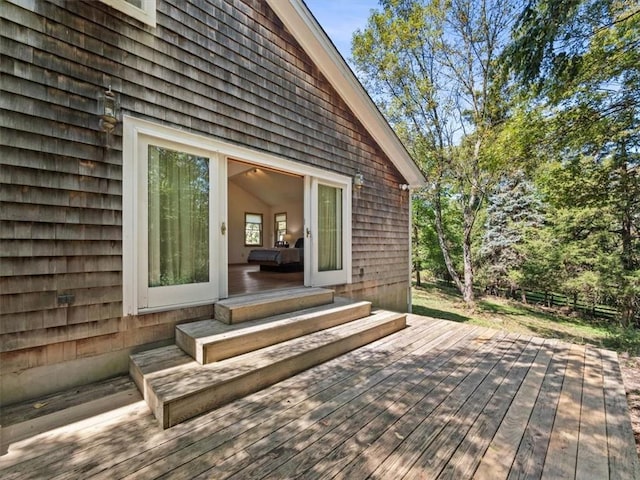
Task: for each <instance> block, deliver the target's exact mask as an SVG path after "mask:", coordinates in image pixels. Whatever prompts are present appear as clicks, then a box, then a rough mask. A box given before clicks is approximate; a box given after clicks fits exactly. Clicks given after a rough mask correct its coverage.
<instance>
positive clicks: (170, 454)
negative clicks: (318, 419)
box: [104, 336, 420, 478]
mask: <svg viewBox="0 0 640 480" xmlns="http://www.w3.org/2000/svg"><path fill="white" fill-rule="evenodd" d="M419 340H420V339H419V338H407V337H405V336H400V337H394V338H392V339H391V340H389V341H387V342H380V341H379V342H380V344H378V345H377V347H378V348H375V345H374V344H371V345H370V348H367V347H364V348H362V349H358V350H356V352H352V353H351V354H347V355H344V356H342V357H340V359H339V360H334V361H331V362H327V363H326V364H324V365H325V366H327V365H328V367H325V368H324V369H323V371H324V372H325V375H326V374H329V373H330V372H331V371H332V370H331V368H330V367H333V369H336V367H338V368H342V369H344V370H345V371H346V372H348V373H349V371H350V368H353V367H354V366H356V365H358V364H359V363H360V362H365V361H368V362H367V367H368V368H366V369H365V371H364V375H371V374H373V372H375V371H376V370H379V369H382V368H384V367H385V366H387V365H389V364H392V363H393V362H394V361H395V360H396V359H397V358H398V356H400V355H402V352H403V349H404V348H410V345H411V344H413V343H414V342H416V341H419ZM376 343H377V342H376ZM340 361H341V363H340ZM316 368H318V367H316ZM313 370H315V369H312V370H311V371H313ZM336 373H337V372H336ZM360 373H361V372H358V375H353V374H351V375H345V376H344V378H340V377H335V376H333V375H330V376H327V377H326V378H322V379H320V378H318V377H317V376H314V377H312V378H310V379H309V381H307V382H303V383H302V384H301V385H299V387H298V388H299V389H298V392H297V393H298V396H295V393H296V392H295V391H292V390H291V387H290V386H289V388H287V381H285V382H281V383H279V384H277V385H280V386H281V387H282V390H281V392H280V394H281V395H274V394H273V392H272V391H271V387H270V388H269V389H267V390H263V391H262V392H263V396H261V397H260V398H261V402H260V403H262V404H264V403H265V402H268V403H267V405H266V406H264V408H263V409H262V410H260V411H256V412H255V413H253V414H252V415H243V411H242V409H240V410H234V413H233V414H228V415H226V416H225V417H224V419H223V421H222V422H220V426H221V427H223V428H221V429H220V430H216V431H214V432H211V431H210V429H208V428H200V426H199V423H200V422H198V419H193V420H191V421H189V422H186V423H185V425H187V428H189V427H188V426H189V425H191V427H190V428H191V429H192V430H191V431H190V433H189V435H188V436H185V439H184V441H180V442H179V443H178V444H176V443H175V442H167V444H166V445H165V446H164V447H163V448H146V449H144V451H142V452H140V453H139V454H138V455H135V457H133V458H130V459H127V460H126V461H123V462H121V463H120V464H118V465H117V466H115V467H114V469H112V471H111V472H110V473H111V474H115V476H117V477H122V476H126V475H134V474H135V476H137V477H139V478H144V477H145V476H146V475H149V474H151V473H153V475H155V476H158V475H161V474H164V473H166V472H170V471H172V470H174V469H175V468H178V467H180V466H181V465H182V464H185V463H187V462H189V461H192V460H193V459H196V458H198V457H200V456H201V455H204V454H205V453H207V452H213V453H215V454H216V455H217V458H219V459H220V460H222V459H224V458H225V457H224V456H223V455H221V453H220V451H219V450H216V449H218V448H225V447H227V449H228V450H230V451H233V450H234V448H239V447H238V446H237V445H238V440H237V439H236V437H238V436H240V435H243V437H242V438H244V437H247V436H252V435H253V436H258V437H259V438H261V437H262V436H263V435H264V433H261V428H265V426H266V425H276V424H277V422H278V421H280V422H286V421H287V419H290V420H289V421H291V420H293V419H295V418H297V416H299V415H300V410H301V409H303V408H304V405H305V402H306V401H307V399H309V398H315V399H323V398H325V397H326V398H332V397H333V396H334V395H335V394H336V392H339V391H342V390H344V389H345V388H348V385H350V383H353V382H357V381H358V378H361V375H360ZM302 375H303V376H304V373H303V374H302ZM294 378H295V377H294ZM254 395H259V393H258V394H254ZM252 397H253V395H252V396H249V397H246V400H250V399H251V398H252ZM316 401H320V400H316ZM234 403H235V402H234ZM234 403H232V404H231V405H233V404H234ZM207 418H208V415H205V416H204V418H203V421H205V420H206V419H207ZM218 421H219V420H218ZM194 425H196V426H195V428H194ZM178 427H181V425H178V426H176V427H174V428H173V429H175V428H178ZM173 429H171V430H173ZM171 430H170V431H171ZM259 438H258V439H259ZM104 478H113V477H109V475H106V476H105V477H104ZM132 478H135V477H133V476H132Z"/></svg>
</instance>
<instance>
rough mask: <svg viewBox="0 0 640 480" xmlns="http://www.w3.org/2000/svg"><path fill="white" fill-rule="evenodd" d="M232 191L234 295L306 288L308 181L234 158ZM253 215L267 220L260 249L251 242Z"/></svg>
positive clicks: (230, 178)
mask: <svg viewBox="0 0 640 480" xmlns="http://www.w3.org/2000/svg"><path fill="white" fill-rule="evenodd" d="M228 192H229V193H228V195H229V202H228V205H229V211H228V221H229V222H228V225H229V237H228V242H229V243H228V249H229V253H228V255H229V295H240V294H243V293H253V292H260V291H266V290H272V289H280V288H289V287H296V286H302V285H303V284H304V250H303V248H304V247H303V245H301V244H302V243H303V225H304V221H303V202H304V182H303V177H301V176H299V175H293V174H289V173H285V172H280V171H276V170H270V169H267V168H264V167H262V166H257V165H253V164H250V163H245V162H241V161H238V160H231V159H230V160H229V161H228ZM247 213H249V214H254V215H252V217H254V216H255V215H257V216H258V217H257V218H261V221H262V224H261V226H260V229H261V241H260V242H259V244H257V245H247V244H246V243H247V242H246V238H245V228H246V223H245V214H247ZM283 214H284V215H283ZM283 222H284V223H283ZM283 227H284V228H283Z"/></svg>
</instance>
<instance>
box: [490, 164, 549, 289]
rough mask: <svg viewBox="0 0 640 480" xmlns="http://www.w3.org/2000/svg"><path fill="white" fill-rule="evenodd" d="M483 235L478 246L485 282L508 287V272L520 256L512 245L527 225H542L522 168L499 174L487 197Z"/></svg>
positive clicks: (519, 261) (533, 192)
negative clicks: (509, 173) (508, 174)
mask: <svg viewBox="0 0 640 480" xmlns="http://www.w3.org/2000/svg"><path fill="white" fill-rule="evenodd" d="M487 203H488V205H487V214H486V221H485V228H484V235H483V237H482V243H481V246H480V252H479V255H480V259H481V266H482V270H483V272H484V281H485V283H486V285H487V286H496V287H501V288H506V287H509V288H511V289H513V288H515V287H517V286H519V285H518V284H517V283H515V284H514V283H513V281H512V280H513V278H512V275H511V272H512V271H513V270H517V269H519V268H520V267H521V265H522V263H523V261H524V258H523V256H522V254H521V252H520V251H519V250H518V249H517V248H516V247H517V246H518V245H519V244H522V243H523V241H524V237H525V232H526V231H527V230H528V229H533V228H543V227H544V215H543V206H542V201H541V199H540V197H539V195H538V194H537V191H536V189H535V187H534V185H533V183H532V182H531V181H529V180H528V179H527V178H526V177H525V175H524V173H523V172H518V173H517V174H515V175H512V176H508V177H505V178H503V179H502V180H501V181H500V182H499V183H498V184H497V186H496V189H495V190H494V192H493V193H492V194H491V195H490V196H489V198H488V202H487Z"/></svg>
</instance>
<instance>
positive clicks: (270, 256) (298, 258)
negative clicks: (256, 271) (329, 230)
mask: <svg viewBox="0 0 640 480" xmlns="http://www.w3.org/2000/svg"><path fill="white" fill-rule="evenodd" d="M247 262H248V263H251V264H254V265H260V270H270V271H274V270H275V271H289V272H290V271H300V270H304V240H303V239H302V238H299V239H298V241H297V242H296V244H295V246H294V247H293V248H256V249H254V250H251V251H250V252H249V256H248V257H247Z"/></svg>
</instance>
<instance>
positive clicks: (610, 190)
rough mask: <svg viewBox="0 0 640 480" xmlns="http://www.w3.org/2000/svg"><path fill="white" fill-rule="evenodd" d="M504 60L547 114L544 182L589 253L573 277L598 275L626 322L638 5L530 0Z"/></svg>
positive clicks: (634, 259) (634, 295) (632, 265)
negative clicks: (547, 165) (548, 169)
mask: <svg viewBox="0 0 640 480" xmlns="http://www.w3.org/2000/svg"><path fill="white" fill-rule="evenodd" d="M505 58H506V59H507V62H508V64H509V65H510V66H511V72H512V73H513V78H514V79H515V81H516V82H517V84H518V85H519V87H520V89H521V91H523V92H525V91H526V92H533V95H530V96H529V97H528V98H527V102H528V103H529V105H535V106H536V108H537V109H538V110H539V111H540V112H542V115H543V116H544V118H545V124H546V127H545V129H546V131H545V133H544V134H543V135H542V136H541V138H540V140H539V141H538V142H537V143H538V144H539V145H543V146H544V148H545V152H544V155H547V158H548V159H549V160H550V161H551V164H550V165H551V167H552V168H551V170H552V171H553V175H547V176H546V177H545V178H543V179H542V181H543V183H546V185H547V196H548V198H549V201H550V203H551V204H553V205H555V207H556V212H558V213H560V212H564V213H563V214H562V215H564V218H565V220H564V221H565V222H567V223H568V225H569V226H571V228H574V229H575V232H574V233H575V234H576V235H577V236H576V237H575V238H574V239H573V240H570V243H571V244H572V245H573V247H574V248H573V249H567V250H566V251H567V252H570V251H576V250H575V249H576V248H577V249H578V251H581V252H583V254H581V255H579V256H583V257H584V258H588V259H589V262H588V263H589V265H587V266H583V267H581V270H580V271H576V272H574V276H573V277H572V278H571V279H570V284H571V285H573V287H572V288H573V289H574V290H580V287H579V283H580V281H579V279H580V278H584V279H585V280H584V282H583V283H584V288H583V289H582V290H585V289H588V290H590V291H592V290H593V288H592V287H589V286H588V285H591V284H593V283H594V282H596V283H598V284H599V290H600V291H607V290H608V291H609V293H608V294H609V295H611V296H613V297H615V298H616V299H617V301H618V306H619V308H620V311H621V313H622V321H623V323H625V324H628V323H629V322H631V320H632V319H633V318H634V317H637V316H638V311H639V306H638V303H639V300H638V298H639V297H640V288H638V281H637V279H638V278H639V277H640V274H639V272H640V240H639V237H640V233H639V232H640V183H639V182H640V179H639V173H638V170H639V167H640V134H639V132H640V5H639V4H638V3H637V1H635V0H568V1H566V2H557V1H555V0H531V1H529V2H528V3H527V5H526V7H525V8H524V10H523V13H522V15H521V16H520V19H519V22H518V25H517V28H516V29H515V31H514V37H513V42H512V44H511V45H510V47H508V48H507V49H506V54H505ZM559 218H560V217H559ZM576 219H580V222H576V221H574V220H576ZM556 224H557V222H556ZM565 238H567V241H569V239H570V238H571V237H570V236H567V237H565ZM586 272H589V273H588V274H587V273H586ZM595 278H597V281H596V280H594V279H595ZM587 280H588V281H587Z"/></svg>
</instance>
